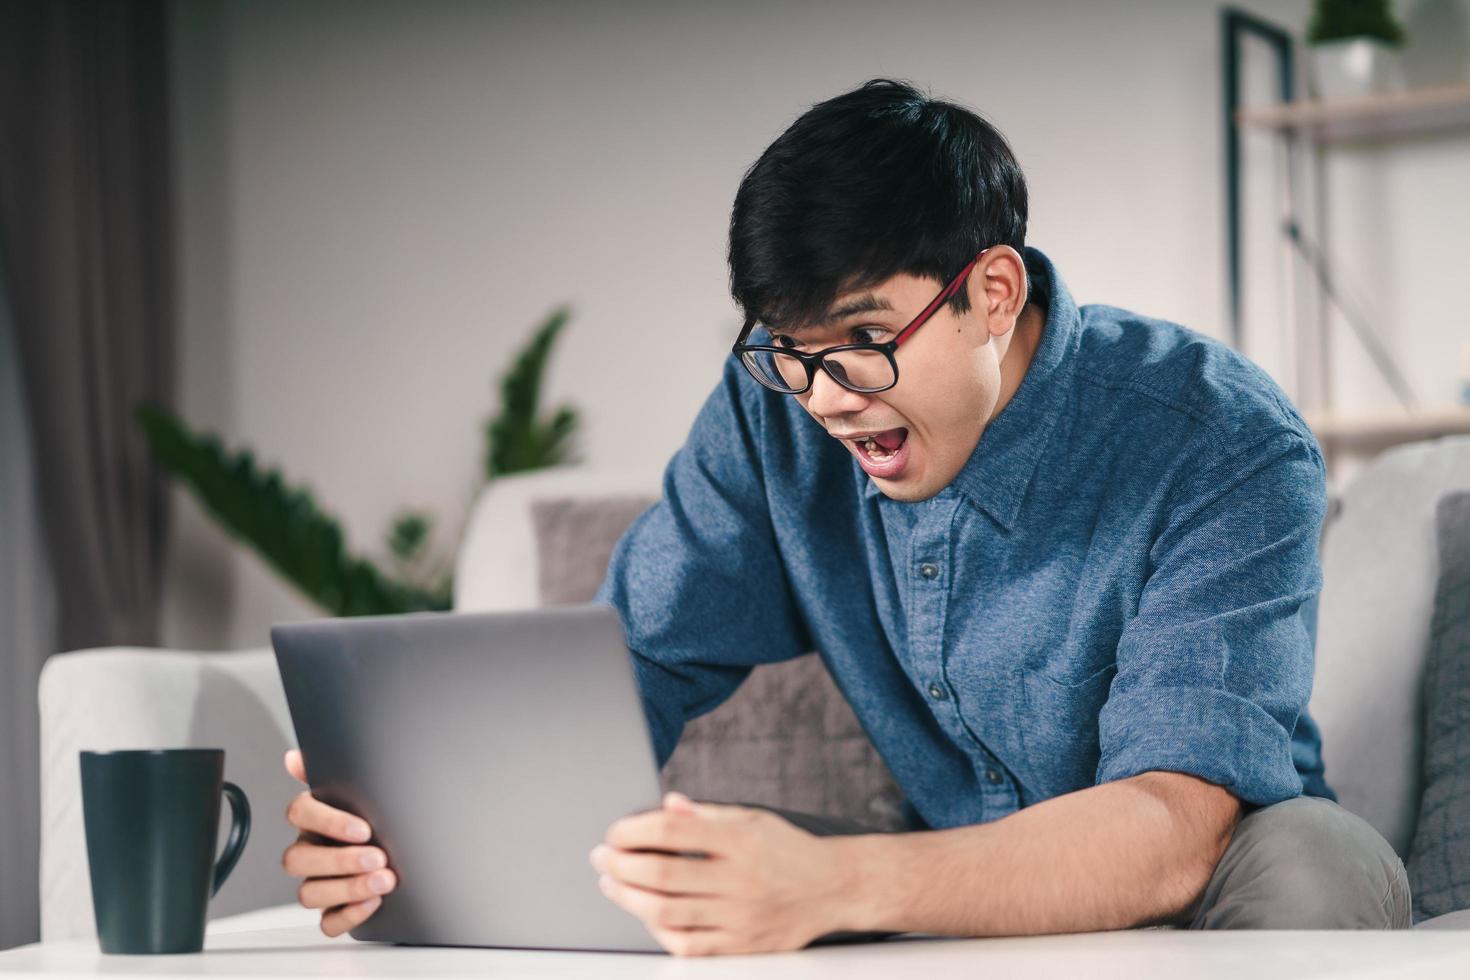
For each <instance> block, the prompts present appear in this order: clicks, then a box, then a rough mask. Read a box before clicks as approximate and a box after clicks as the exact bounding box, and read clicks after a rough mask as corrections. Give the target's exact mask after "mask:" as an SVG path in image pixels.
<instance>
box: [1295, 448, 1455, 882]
mask: <svg viewBox="0 0 1470 980" xmlns="http://www.w3.org/2000/svg"><path fill="white" fill-rule="evenodd" d="M1465 488H1470V437H1467V436H1456V437H1451V438H1445V439H1437V440H1434V441H1432V442H1420V443H1414V444H1411V445H1406V446H1399V447H1397V448H1395V449H1391V450H1389V451H1387V452H1385V453H1383V454H1382V455H1380V456H1378V457H1377V458H1375V459H1374V460H1373V461H1372V462H1371V463H1369V464H1367V465H1366V466H1364V467H1363V469H1362V470H1360V471H1359V472H1358V473H1357V475H1356V476H1355V478H1354V479H1353V480H1351V481H1350V482H1349V484H1348V485H1347V486H1346V487H1345V488H1344V490H1343V492H1342V496H1341V508H1340V510H1339V511H1338V513H1337V516H1336V517H1335V518H1334V519H1333V520H1332V522H1331V524H1330V526H1329V527H1328V528H1327V531H1326V538H1325V540H1324V541H1323V545H1322V578H1323V585H1322V596H1321V600H1320V605H1319V607H1318V614H1317V673H1316V679H1315V682H1314V684H1313V691H1312V701H1311V712H1312V716H1313V717H1314V718H1315V719H1316V720H1317V722H1318V724H1320V725H1321V727H1322V750H1323V758H1324V761H1325V762H1326V766H1327V771H1326V776H1327V784H1328V785H1329V786H1331V787H1332V788H1333V789H1334V790H1336V791H1337V795H1338V800H1339V802H1340V803H1341V804H1342V805H1343V806H1344V807H1346V808H1347V809H1349V810H1351V811H1352V812H1354V813H1356V814H1358V815H1359V816H1361V817H1362V818H1363V819H1364V820H1367V821H1368V823H1370V824H1372V825H1373V827H1374V828H1375V829H1376V830H1377V831H1378V832H1379V833H1380V834H1382V835H1383V836H1384V838H1385V839H1386V840H1387V841H1388V842H1389V843H1390V844H1392V845H1393V848H1394V850H1395V851H1397V852H1398V853H1399V855H1400V856H1401V857H1407V856H1408V853H1409V842H1410V838H1411V837H1412V835H1413V832H1414V822H1415V820H1416V819H1417V817H1418V812H1419V793H1420V785H1421V780H1420V764H1421V758H1422V754H1423V735H1422V732H1421V721H1422V703H1423V702H1422V688H1423V683H1424V664H1425V656H1426V653H1427V650H1428V642H1429V620H1430V614H1431V612H1432V610H1433V605H1434V589H1435V583H1436V581H1437V579H1438V575H1439V567H1438V559H1437V557H1436V545H1435V529H1434V510H1435V505H1436V503H1437V502H1438V500H1439V498H1440V496H1442V495H1443V494H1444V493H1446V492H1448V491H1450V490H1456V489H1465Z"/></svg>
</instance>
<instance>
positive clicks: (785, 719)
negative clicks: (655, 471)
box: [531, 496, 905, 830]
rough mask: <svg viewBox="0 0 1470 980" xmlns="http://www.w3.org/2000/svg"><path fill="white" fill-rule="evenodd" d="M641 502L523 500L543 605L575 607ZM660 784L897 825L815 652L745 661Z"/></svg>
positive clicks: (861, 735)
mask: <svg viewBox="0 0 1470 980" xmlns="http://www.w3.org/2000/svg"><path fill="white" fill-rule="evenodd" d="M651 503H652V501H651V500H648V499H646V498H637V497H611V496H609V497H600V498H599V497H592V498H588V497H576V498H571V497H568V498H546V499H542V500H537V501H534V502H533V503H532V505H531V520H532V525H533V527H534V530H535V534H536V553H537V560H538V567H539V569H540V573H539V574H540V585H539V595H540V599H541V602H542V604H543V605H555V604H560V603H574V602H586V601H587V600H588V599H591V598H592V596H593V595H594V594H595V593H596V591H597V587H598V585H599V584H601V581H602V576H603V574H604V573H605V571H606V569H607V562H608V559H609V558H610V557H611V556H612V550H613V547H614V546H615V544H616V543H617V540H618V538H619V537H620V536H621V535H622V532H623V531H624V530H625V529H626V528H627V526H628V525H629V524H630V523H632V521H633V518H635V517H636V516H637V515H638V514H639V513H641V512H642V511H643V510H644V509H645V508H646V507H647V506H648V505H649V504H651ZM661 778H662V782H663V785H664V788H665V789H675V788H677V789H678V790H680V791H681V792H683V793H687V794H688V795H689V796H691V797H693V798H694V799H699V800H718V801H725V802H737V803H758V804H762V805H765V806H774V807H781V808H784V809H788V810H799V811H802V812H805V813H814V814H822V815H826V816H833V817H841V818H845V819H847V820H850V821H853V822H856V823H858V824H861V825H864V826H867V827H872V828H873V829H875V830H898V829H902V828H903V827H904V826H905V824H904V818H903V813H902V800H903V797H902V794H901V792H900V791H899V789H898V786H897V784H895V783H894V781H893V777H892V776H891V775H890V774H889V772H888V768H887V767H886V766H885V765H884V764H883V760H882V759H880V758H879V756H878V753H877V750H875V749H874V748H873V745H872V743H871V742H870V741H868V737H867V734H866V733H865V732H864V731H863V729H862V726H861V724H859V722H858V720H857V718H856V716H854V715H853V713H852V709H851V708H850V707H849V706H848V704H847V700H846V699H845V698H844V697H843V696H842V693H841V691H839V690H838V689H837V685H836V684H835V683H834V682H833V680H832V678H831V676H830V675H829V674H828V673H827V670H826V668H825V667H824V666H823V665H822V661H821V659H820V658H819V657H818V656H817V655H816V654H808V655H806V656H804V657H798V658H797V659H796V660H792V661H788V662H786V663H779V664H767V665H763V666H760V667H756V668H755V669H754V670H753V671H751V675H750V677H749V678H747V679H746V681H745V683H744V684H742V685H740V687H739V689H738V690H736V692H735V694H734V695H732V696H731V697H730V699H729V700H728V701H726V702H725V703H724V704H722V705H720V706H719V707H718V708H716V709H715V710H714V711H712V712H710V713H709V714H707V715H704V716H702V717H700V718H696V719H695V720H694V721H692V722H690V723H689V724H688V725H687V726H686V727H685V729H684V734H683V737H682V738H680V740H679V745H678V747H677V748H676V749H675V750H674V754H673V756H672V757H671V758H670V759H669V761H668V763H667V764H666V765H665V766H664V770H663V773H662V777H661Z"/></svg>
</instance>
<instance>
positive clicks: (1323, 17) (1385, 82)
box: [1307, 0, 1404, 99]
mask: <svg viewBox="0 0 1470 980" xmlns="http://www.w3.org/2000/svg"><path fill="white" fill-rule="evenodd" d="M1403 43H1404V29H1403V27H1402V26H1401V25H1400V24H1399V22H1398V21H1397V20H1395V19H1394V16H1393V10H1392V9H1391V6H1390V0H1316V3H1315V5H1314V6H1313V9H1312V20H1311V23H1310V24H1309V25H1308V26H1307V44H1308V45H1309V46H1310V48H1311V50H1310V53H1309V57H1310V64H1311V73H1310V75H1309V82H1310V84H1311V86H1312V93H1313V94H1314V95H1315V96H1317V97H1318V98H1322V99H1340V98H1351V97H1353V96H1358V95H1367V94H1369V93H1372V92H1389V91H1393V90H1395V89H1399V88H1403V68H1402V66H1401V64H1400V62H1399V48H1400V47H1402V46H1403Z"/></svg>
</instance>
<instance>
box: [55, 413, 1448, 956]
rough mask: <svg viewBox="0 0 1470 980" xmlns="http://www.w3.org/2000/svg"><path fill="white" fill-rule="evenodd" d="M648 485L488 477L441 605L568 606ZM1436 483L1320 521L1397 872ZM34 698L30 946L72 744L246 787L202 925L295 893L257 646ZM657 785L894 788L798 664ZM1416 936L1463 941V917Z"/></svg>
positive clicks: (78, 847) (816, 794)
mask: <svg viewBox="0 0 1470 980" xmlns="http://www.w3.org/2000/svg"><path fill="white" fill-rule="evenodd" d="M658 483H659V474H658V473H657V472H656V471H631V470H628V471H609V470H599V469H590V468H586V469H584V468H565V469H557V470H550V471H541V472H536V473H531V474H525V475H518V476H511V477H506V478H502V479H499V480H497V481H495V482H493V483H492V484H490V485H489V486H488V487H487V488H486V490H485V491H484V492H483V494H482V495H481V497H480V499H479V500H478V501H477V502H476V505H475V508H474V511H473V513H472V514H471V517H470V520H469V522H468V524H467V527H466V532H465V536H464V539H463V541H462V543H461V547H460V551H459V554H458V557H457V562H456V579H455V581H456V589H455V608H456V610H458V611H489V610H505V609H517V608H528V607H532V606H539V605H548V604H554V603H562V602H575V601H583V600H585V599H587V598H589V597H590V596H591V594H592V592H593V591H594V590H595V589H596V587H597V584H598V582H599V580H600V578H601V575H602V571H603V569H604V568H605V566H606V563H607V560H608V557H609V555H610V553H611V549H612V546H613V544H614V542H615V541H616V539H617V537H618V535H619V533H620V532H621V531H622V529H623V528H624V527H625V526H626V525H627V524H628V523H629V522H630V521H631V520H632V519H633V517H634V516H636V514H637V513H638V512H639V511H641V510H642V509H643V508H645V507H646V506H648V504H649V503H651V502H652V501H653V500H654V499H655V498H656V496H657V493H658ZM1457 488H1459V489H1463V488H1470V437H1458V438H1447V439H1440V440H1434V441H1429V442H1423V443H1417V444H1412V445H1406V446H1401V447H1398V448H1395V449H1393V450H1390V451H1388V452H1386V453H1384V454H1382V455H1381V456H1379V457H1377V458H1376V459H1375V460H1373V461H1372V462H1371V463H1369V464H1368V465H1366V466H1365V467H1363V468H1362V469H1361V470H1360V471H1359V472H1358V473H1357V474H1356V476H1355V478H1354V479H1353V480H1352V481H1351V482H1350V484H1349V485H1348V486H1346V487H1345V488H1343V490H1342V491H1341V493H1340V494H1337V495H1336V496H1335V499H1334V501H1333V507H1332V508H1331V510H1330V512H1329V516H1328V520H1327V522H1326V524H1325V525H1324V529H1323V534H1324V538H1323V545H1322V560H1323V577H1324V587H1323V590H1322V593H1321V596H1320V600H1319V605H1318V610H1317V624H1318V625H1317V674H1316V681H1315V684H1314V688H1313V695H1312V700H1311V711H1312V714H1313V715H1314V717H1315V718H1316V719H1317V721H1318V723H1319V724H1320V725H1321V728H1322V731H1323V738H1324V755H1325V759H1326V764H1327V779H1328V781H1329V783H1330V784H1331V785H1332V786H1333V787H1334V789H1335V790H1336V791H1337V793H1338V795H1339V799H1340V802H1341V803H1342V804H1343V805H1344V806H1345V807H1347V808H1348V809H1350V810H1352V811H1354V812H1356V813H1358V814H1360V815H1361V816H1363V817H1364V818H1365V819H1366V820H1367V821H1368V822H1369V823H1370V824H1372V825H1373V826H1374V827H1375V828H1377V829H1378V831H1379V832H1380V833H1382V834H1383V836H1384V837H1385V838H1386V839H1387V840H1388V842H1389V843H1390V844H1391V845H1392V846H1393V847H1394V849H1395V850H1396V851H1397V852H1398V853H1399V855H1400V856H1402V857H1404V858H1405V859H1406V860H1407V858H1408V854H1409V849H1410V845H1411V842H1412V839H1413V835H1414V830H1415V821H1416V817H1417V814H1418V809H1419V802H1420V793H1421V779H1420V765H1421V756H1422V753H1423V745H1422V739H1423V733H1422V725H1423V719H1422V711H1423V698H1422V690H1421V689H1422V685H1423V675H1424V660H1425V650H1426V646H1427V642H1428V633H1429V623H1430V615H1431V608H1432V605H1433V597H1434V592H1435V582H1436V576H1437V568H1436V557H1435V556H1436V551H1435V539H1434V511H1435V502H1436V501H1437V500H1438V499H1439V497H1440V496H1441V495H1443V494H1444V493H1445V492H1446V491H1448V490H1451V489H1457ZM39 698H40V710H41V825H42V833H41V856H40V857H41V884H40V888H41V895H40V898H41V938H42V941H43V942H51V941H55V940H64V939H69V938H81V937H87V936H91V935H94V934H95V931H94V926H93V919H92V906H91V893H90V884H89V878H88V871H87V862H86V848H85V844H84V836H83V829H82V816H81V790H80V781H79V769H78V763H77V753H78V751H79V750H82V749H109V748H129V747H160V746H217V747H223V748H224V749H225V751H226V775H227V777H228V778H229V779H231V780H233V781H234V782H236V783H238V784H239V785H241V786H242V787H243V788H244V789H245V791H246V793H247V794H248V795H249V797H250V800H251V803H252V808H253V810H254V812H255V815H256V817H255V821H254V828H253V831H252V836H251V840H250V843H249V846H248V847H247V848H246V850H245V853H244V856H243V857H242V859H241V860H240V862H239V864H238V866H237V867H236V869H235V871H234V874H233V875H232V877H231V878H230V880H229V881H228V882H227V883H226V884H225V886H224V887H223V888H222V889H221V891H220V893H219V894H218V895H217V896H216V897H215V899H214V900H213V901H212V903H211V905H210V913H209V914H210V917H211V918H216V917H220V916H226V915H234V914H237V913H242V912H246V911H250V910H254V909H266V908H270V907H272V906H280V905H290V904H292V903H294V902H295V896H296V888H297V885H298V882H297V880H296V879H293V878H290V877H288V876H287V875H286V874H285V873H284V872H283V871H282V869H281V867H280V856H281V852H282V851H284V850H285V848H286V847H287V846H288V845H289V844H290V843H291V841H292V840H293V839H294V837H295V835H294V833H292V832H291V830H290V828H289V827H288V826H287V824H286V822H285V819H284V811H285V808H286V805H287V803H288V802H289V800H290V799H291V798H292V797H293V796H294V795H296V793H297V792H299V790H300V786H299V785H298V784H296V783H295V782H294V781H292V780H291V779H290V778H289V777H288V776H287V775H286V773H285V771H284V769H283V768H282V762H281V760H282V755H283V754H284V752H285V751H286V749H287V748H290V747H291V746H293V745H294V743H295V739H294V735H293V732H292V727H291V722H290V717H289V713H288V711H287V708H286V703H285V698H284V694H283V692H282V689H281V685H280V680H279V677H278V675H277V673H276V666H275V659H274V655H273V654H272V652H271V650H270V648H269V647H268V646H265V647H262V648H259V649H253V650H245V651H235V652H202V651H189V652H185V651H173V650H157V649H139V648H124V647H115V648H106V649H93V650H79V651H74V652H69V653H63V654H58V655H56V656H53V657H51V658H50V659H49V661H48V662H47V664H46V666H45V668H44V670H43V672H42V675H41V679H40V685H39ZM661 778H662V782H663V783H664V785H665V787H667V788H678V789H681V790H683V791H684V792H686V793H689V794H690V795H692V796H694V797H695V798H700V799H717V800H742V801H747V802H752V803H763V804H769V805H772V806H781V807H787V808H790V809H796V810H804V811H808V812H826V813H832V814H835V815H839V816H846V817H850V818H852V819H856V820H859V821H862V822H864V823H866V824H868V825H870V826H874V827H881V828H887V829H899V828H901V827H902V826H904V820H903V812H902V796H901V794H900V792H899V790H898V788H897V787H896V786H895V785H894V783H893V780H892V778H891V776H889V774H888V772H887V770H886V768H885V767H884V766H883V763H882V760H881V759H880V758H879V757H878V756H877V754H876V752H874V750H873V748H872V746H871V744H869V743H868V741H867V738H866V736H865V735H864V733H863V730H862V728H861V726H860V725H859V724H858V722H857V720H856V718H855V717H854V716H853V714H852V712H851V710H850V709H849V708H848V707H847V705H846V703H845V702H844V701H843V699H842V697H841V696H840V694H839V693H838V692H837V689H836V686H835V685H834V684H833V683H832V681H831V680H830V678H829V677H828V676H827V674H826V672H825V670H824V669H823V667H822V665H821V661H820V659H819V658H818V657H817V656H816V655H807V656H804V657H801V658H798V659H797V660H794V661H791V662H788V663H783V664H772V665H768V666H763V667H758V668H756V670H755V671H754V672H753V673H752V675H751V677H750V678H749V680H747V682H746V683H745V684H744V685H742V687H741V688H740V689H739V690H738V691H737V692H736V694H735V695H734V696H733V697H732V698H731V699H730V700H728V701H727V702H725V703H724V704H722V705H721V706H720V707H719V708H717V709H716V710H715V711H713V712H711V713H710V714H708V715H705V716H704V717H702V718H699V719H696V720H695V721H694V722H692V723H691V724H690V725H689V727H688V728H687V729H686V731H685V734H684V737H683V738H682V740H681V741H680V744H679V747H678V749H677V750H676V751H675V753H674V755H673V757H672V758H671V759H670V760H669V763H668V764H667V766H666V767H665V769H664V771H663V773H662V774H661ZM223 834H224V829H223V828H222V829H221V840H223ZM1418 928H1470V910H1466V911H1457V912H1453V913H1451V914H1447V915H1440V916H1437V917H1435V918H1433V919H1429V920H1428V921H1425V922H1422V923H1420V924H1419V926H1418Z"/></svg>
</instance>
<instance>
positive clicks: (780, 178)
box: [729, 78, 1026, 329]
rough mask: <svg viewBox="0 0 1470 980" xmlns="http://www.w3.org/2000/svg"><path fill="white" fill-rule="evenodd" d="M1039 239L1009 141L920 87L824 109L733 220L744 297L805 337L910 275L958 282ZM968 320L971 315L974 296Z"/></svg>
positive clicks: (770, 154) (875, 85)
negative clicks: (848, 295) (859, 297)
mask: <svg viewBox="0 0 1470 980" xmlns="http://www.w3.org/2000/svg"><path fill="white" fill-rule="evenodd" d="M1025 239H1026V180H1025V178H1024V176H1022V174H1021V168H1020V167H1019V166H1018V165H1017V163H1016V159H1015V157H1014V156H1013V155H1012V154H1011V148H1010V146H1009V145H1008V144H1007V143H1006V140H1005V137H1004V136H1002V135H1001V134H1000V132H999V131H998V130H996V128H995V127H994V126H991V125H990V124H989V123H988V122H986V121H985V120H984V119H982V118H980V116H978V115H977V114H975V113H974V112H972V111H970V110H969V109H966V108H964V107H962V106H958V105H955V104H954V103H952V102H944V101H941V100H939V99H934V98H930V97H929V96H927V95H925V94H923V93H922V92H920V91H919V90H918V89H916V88H915V87H914V86H913V85H911V84H908V83H907V82H901V81H892V80H890V79H886V78H875V79H873V80H872V81H869V82H867V83H865V84H864V85H862V86H861V87H860V88H857V89H854V90H853V91H851V92H847V93H845V94H843V95H839V96H837V97H835V98H831V99H828V100H827V101H825V102H819V103H817V104H816V105H814V106H812V107H811V108H810V109H808V110H807V111H806V112H805V113H803V114H802V116H801V117H800V118H799V119H797V120H796V122H794V123H792V124H791V126H790V127H789V128H787V130H786V131H785V132H784V133H782V134H781V135H780V136H779V137H778V138H777V139H776V141H775V142H774V143H772V144H771V145H770V146H768V147H767V148H766V150H765V152H764V153H762V154H761V155H760V159H758V160H756V162H755V163H754V164H753V165H752V166H751V168H750V169H749V170H748V171H746V173H745V177H744V179H742V180H741V182H740V189H739V191H738V192H736V194H735V206H734V208H733V209H732V211H731V213H730V253H729V259H730V293H731V295H732V296H733V297H734V298H735V302H736V303H737V304H739V306H740V308H741V310H742V311H744V313H745V315H746V316H747V317H748V318H750V319H753V320H759V321H761V322H762V323H766V324H770V325H780V326H782V327H785V328H787V329H796V328H799V327H802V326H808V325H811V324H813V323H816V322H819V321H820V320H821V318H822V316H823V314H824V313H826V311H827V310H828V308H829V307H830V306H831V303H832V301H833V300H834V299H835V298H836V297H837V296H838V295H839V294H841V293H844V292H847V291H849V290H853V289H862V288H864V287H867V286H873V285H876V284H877V283H880V282H882V281H884V280H885V279H888V278H889V277H891V276H894V275H897V274H899V273H905V272H906V273H909V274H911V275H916V276H925V277H928V278H932V279H935V280H938V281H939V282H941V283H942V282H947V281H948V280H949V279H951V278H952V277H953V276H955V275H956V274H957V273H958V272H959V271H960V270H961V269H962V268H964V267H965V264H966V263H967V262H969V261H970V260H971V259H973V258H974V257H975V256H976V255H977V254H978V253H979V252H980V250H981V249H984V248H988V247H990V246H992V245H1009V246H1011V247H1012V248H1014V249H1016V250H1017V251H1018V252H1019V251H1021V250H1022V248H1024V246H1025ZM950 305H951V306H952V307H953V309H954V310H955V312H957V313H964V312H966V311H967V310H969V308H970V301H969V297H968V296H967V295H966V291H965V290H960V291H959V292H958V293H956V294H955V296H954V298H953V299H952V300H950Z"/></svg>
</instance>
